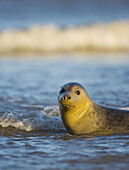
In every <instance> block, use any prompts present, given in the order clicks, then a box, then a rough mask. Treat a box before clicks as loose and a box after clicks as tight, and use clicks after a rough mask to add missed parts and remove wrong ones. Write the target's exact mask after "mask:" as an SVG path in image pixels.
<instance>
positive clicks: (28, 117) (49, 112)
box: [0, 106, 129, 132]
mask: <svg viewBox="0 0 129 170" xmlns="http://www.w3.org/2000/svg"><path fill="white" fill-rule="evenodd" d="M121 109H125V110H129V108H128V107H125V108H121ZM0 126H1V127H2V128H7V127H14V128H16V129H20V130H25V131H28V132H29V131H39V130H42V131H66V130H65V128H64V125H63V123H62V120H61V117H60V115H59V107H58V106H47V107H45V108H44V110H43V111H41V112H40V113H37V114H36V113H12V112H11V113H4V114H0Z"/></svg>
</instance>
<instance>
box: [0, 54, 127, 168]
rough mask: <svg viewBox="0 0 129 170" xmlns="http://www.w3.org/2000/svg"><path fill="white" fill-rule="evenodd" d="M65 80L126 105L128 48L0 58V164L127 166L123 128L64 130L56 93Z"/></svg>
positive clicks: (102, 101)
mask: <svg viewBox="0 0 129 170" xmlns="http://www.w3.org/2000/svg"><path fill="white" fill-rule="evenodd" d="M70 56H71V57H70ZM35 58H36V57H35ZM70 81H77V82H79V83H81V84H83V86H84V87H85V88H86V90H87V91H88V94H89V95H90V97H91V98H92V99H93V100H94V101H95V102H97V103H100V104H103V105H107V106H112V107H116V108H125V107H126V109H128V108H129V56H128V54H127V55H126V54H114V55H113V54H112V55H111V54H110V55H108V54H101V55H99V54H91V55H84V54H83V55H68V54H67V55H62V56H61V55H55V56H51V57H50V56H49V57H48V56H46V57H45V56H44V57H37V59H25V58H22V59H16V58H13V59H12V58H11V59H10V58H6V59H2V58H1V59H0V169H128V167H129V135H128V134H116V135H109V136H103V135H100V136H90V135H87V136H82V137H76V136H71V135H69V134H68V133H67V131H66V130H65V128H64V126H63V124H62V121H61V118H60V116H59V108H58V102H57V94H58V90H59V89H60V86H62V85H63V84H64V83H67V82H70Z"/></svg>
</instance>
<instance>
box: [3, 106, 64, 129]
mask: <svg viewBox="0 0 129 170" xmlns="http://www.w3.org/2000/svg"><path fill="white" fill-rule="evenodd" d="M53 108H54V109H55V108H57V109H58V107H57V106H52V107H49V110H50V111H48V107H47V108H45V111H42V112H41V113H37V114H35V113H26V114H25V113H24V114H23V113H4V114H3V115H2V116H0V125H1V126H2V127H3V128H5V127H9V126H11V127H15V128H17V129H21V130H25V131H33V130H44V131H59V130H65V129H64V126H63V124H62V121H61V118H60V116H59V112H58V113H57V115H58V116H55V110H54V109H53ZM52 112H53V115H52ZM48 115H49V116H48Z"/></svg>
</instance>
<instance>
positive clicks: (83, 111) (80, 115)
mask: <svg viewBox="0 0 129 170" xmlns="http://www.w3.org/2000/svg"><path fill="white" fill-rule="evenodd" d="M90 105H91V102H90V100H89V99H88V101H87V103H86V104H85V105H84V106H83V107H82V108H81V109H79V110H78V111H77V112H74V115H75V117H76V118H77V119H81V118H83V117H84V116H86V115H87V112H89V109H90Z"/></svg>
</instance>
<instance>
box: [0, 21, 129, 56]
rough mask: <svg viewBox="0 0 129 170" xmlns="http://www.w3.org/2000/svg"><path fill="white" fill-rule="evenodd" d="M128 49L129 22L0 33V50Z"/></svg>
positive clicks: (45, 27)
mask: <svg viewBox="0 0 129 170" xmlns="http://www.w3.org/2000/svg"><path fill="white" fill-rule="evenodd" d="M76 50H79V51H90V50H91V51H92V50H93V51H94V50H99V51H103V50H107V51H120V50H122V51H128V50H129V22H122V21H121V22H120V21H119V22H113V23H109V24H96V25H91V26H82V27H67V28H66V29H61V28H58V27H57V26H54V25H45V26H35V27H31V28H29V29H28V30H14V31H11V30H5V31H3V32H2V33H0V53H3V54H4V53H16V52H22V53H25V52H42V53H43V52H72V51H76Z"/></svg>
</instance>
